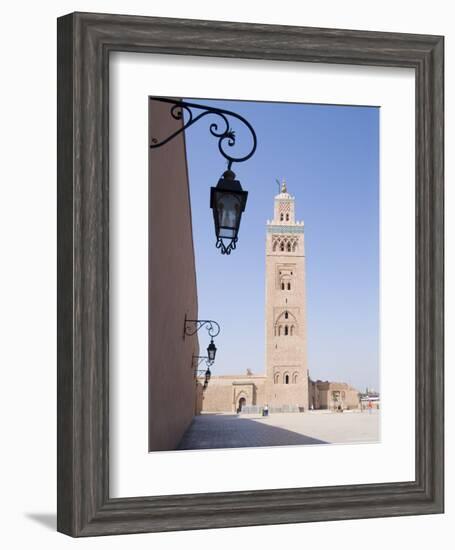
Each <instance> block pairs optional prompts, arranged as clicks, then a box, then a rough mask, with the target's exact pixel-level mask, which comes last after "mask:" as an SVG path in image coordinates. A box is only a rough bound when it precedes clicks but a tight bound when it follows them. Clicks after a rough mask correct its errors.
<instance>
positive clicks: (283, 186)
mask: <svg viewBox="0 0 455 550" xmlns="http://www.w3.org/2000/svg"><path fill="white" fill-rule="evenodd" d="M281 192H282V193H287V192H288V190H287V187H286V180H285V179H284V178H283V181H282V183H281Z"/></svg>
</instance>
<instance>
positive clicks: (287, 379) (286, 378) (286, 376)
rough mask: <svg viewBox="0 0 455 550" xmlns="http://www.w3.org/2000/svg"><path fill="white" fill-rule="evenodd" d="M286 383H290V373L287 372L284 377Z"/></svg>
mask: <svg viewBox="0 0 455 550" xmlns="http://www.w3.org/2000/svg"><path fill="white" fill-rule="evenodd" d="M284 383H285V384H289V374H286V375H285V377H284Z"/></svg>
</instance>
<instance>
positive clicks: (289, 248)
mask: <svg viewBox="0 0 455 550" xmlns="http://www.w3.org/2000/svg"><path fill="white" fill-rule="evenodd" d="M288 252H291V243H288Z"/></svg>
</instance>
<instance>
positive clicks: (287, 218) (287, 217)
mask: <svg viewBox="0 0 455 550" xmlns="http://www.w3.org/2000/svg"><path fill="white" fill-rule="evenodd" d="M286 221H287V222H288V221H289V214H286Z"/></svg>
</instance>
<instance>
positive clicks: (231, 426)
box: [178, 411, 380, 450]
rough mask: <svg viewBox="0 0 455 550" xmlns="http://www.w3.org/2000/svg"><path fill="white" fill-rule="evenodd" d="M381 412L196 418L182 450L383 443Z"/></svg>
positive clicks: (234, 415)
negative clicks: (380, 434)
mask: <svg viewBox="0 0 455 550" xmlns="http://www.w3.org/2000/svg"><path fill="white" fill-rule="evenodd" d="M379 420H380V415H379V412H378V411H372V412H367V411H365V412H357V411H355V412H343V413H333V412H328V411H312V412H307V413H276V414H271V415H270V416H268V417H262V416H259V415H253V414H239V415H237V414H232V413H230V414H229V413H221V414H201V415H199V416H195V417H194V420H193V422H192V424H191V426H190V427H189V428H188V430H187V431H186V433H185V435H184V436H183V438H182V440H181V442H180V444H179V446H178V449H179V450H190V449H226V448H232V447H270V446H276V445H317V444H323V443H359V442H360V443H372V442H376V441H379Z"/></svg>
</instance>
